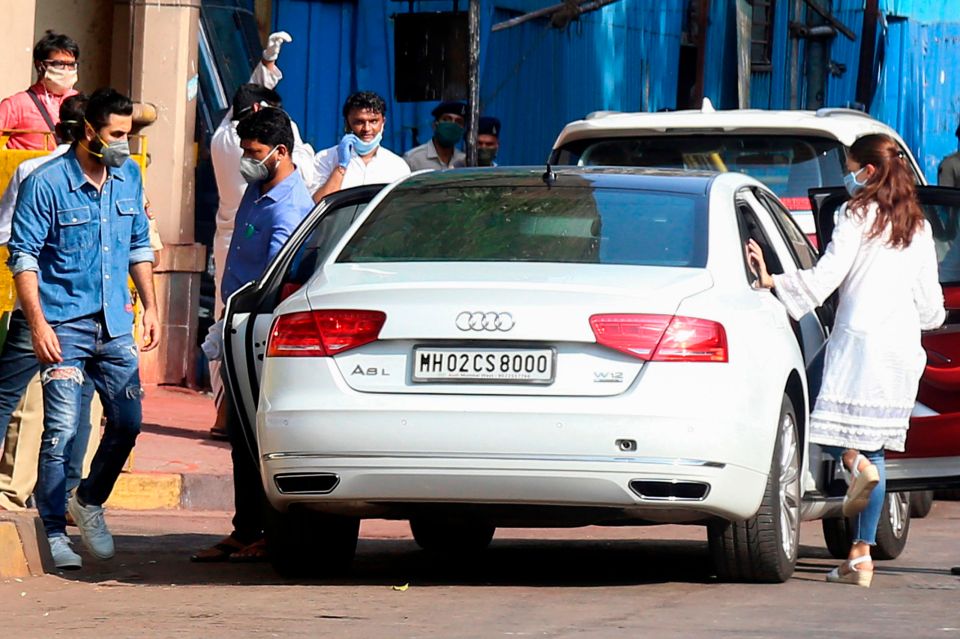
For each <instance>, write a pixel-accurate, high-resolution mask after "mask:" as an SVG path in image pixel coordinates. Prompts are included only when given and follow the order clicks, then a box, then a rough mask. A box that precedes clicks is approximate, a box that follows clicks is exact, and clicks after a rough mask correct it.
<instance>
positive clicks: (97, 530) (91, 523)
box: [67, 495, 114, 559]
mask: <svg viewBox="0 0 960 639" xmlns="http://www.w3.org/2000/svg"><path fill="white" fill-rule="evenodd" d="M67 510H68V511H69V512H70V515H71V516H72V517H73V521H75V522H76V523H77V528H79V529H80V538H81V539H83V545H84V546H86V547H87V550H89V551H90V554H91V555H93V556H94V557H96V558H97V559H110V558H111V557H113V552H114V551H113V536H112V535H111V534H110V531H109V530H107V522H106V521H104V519H103V507H102V506H83V505H81V504H80V502H79V501H77V496H76V495H74V496H73V497H71V498H70V501H68V502H67Z"/></svg>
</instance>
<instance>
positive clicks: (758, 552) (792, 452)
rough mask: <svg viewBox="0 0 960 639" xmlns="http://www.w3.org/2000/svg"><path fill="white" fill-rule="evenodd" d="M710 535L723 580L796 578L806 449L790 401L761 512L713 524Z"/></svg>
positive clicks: (783, 408)
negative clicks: (802, 463) (802, 447)
mask: <svg viewBox="0 0 960 639" xmlns="http://www.w3.org/2000/svg"><path fill="white" fill-rule="evenodd" d="M707 536H708V540H709V547H710V555H711V557H712V559H713V564H714V569H715V570H716V573H717V577H718V578H719V579H720V580H722V581H748V582H766V583H779V582H784V581H786V580H787V579H789V578H790V576H791V575H792V574H793V571H794V568H795V566H796V563H797V550H798V548H799V546H800V446H799V439H798V434H797V417H796V412H795V411H794V408H793V403H792V402H791V401H790V398H789V397H787V396H784V398H783V401H782V403H781V406H780V419H779V421H778V422H777V439H776V443H775V445H774V449H773V459H772V460H771V463H770V473H769V475H768V476H767V485H766V489H765V490H764V493H763V500H762V501H761V503H760V509H759V510H758V511H757V514H756V515H754V516H753V517H751V518H750V519H747V520H745V521H731V522H718V523H713V524H710V525H709V526H708V527H707Z"/></svg>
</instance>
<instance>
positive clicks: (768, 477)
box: [226, 167, 842, 581]
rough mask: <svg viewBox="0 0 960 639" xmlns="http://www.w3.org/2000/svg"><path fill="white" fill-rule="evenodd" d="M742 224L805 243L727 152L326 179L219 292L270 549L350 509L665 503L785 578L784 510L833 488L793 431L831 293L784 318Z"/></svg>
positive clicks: (510, 520) (414, 519)
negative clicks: (297, 217)
mask: <svg viewBox="0 0 960 639" xmlns="http://www.w3.org/2000/svg"><path fill="white" fill-rule="evenodd" d="M748 238H753V239H755V240H757V241H758V242H759V243H760V244H761V246H762V247H763V249H764V251H765V253H766V256H767V263H768V264H769V265H770V268H771V270H772V271H778V270H786V271H790V270H794V269H797V268H805V267H809V266H811V265H812V264H813V263H814V262H815V260H816V254H815V253H814V251H813V249H812V248H811V246H810V244H809V243H808V241H807V240H806V238H805V237H804V235H803V233H802V232H801V231H800V230H799V228H798V227H797V226H796V223H795V222H794V221H793V220H792V218H791V217H790V214H789V213H788V211H787V210H786V209H785V208H784V207H783V205H782V204H781V203H780V202H779V200H778V199H777V198H776V196H774V195H773V193H772V192H770V191H769V190H768V189H767V188H766V187H765V186H763V185H762V184H761V183H760V182H758V181H756V180H754V179H752V178H750V177H747V176H744V175H741V174H736V173H727V174H716V173H709V172H700V173H698V172H681V171H672V170H638V169H626V168H564V169H562V170H560V169H557V170H555V171H554V170H551V169H550V168H549V167H547V169H546V171H545V170H544V168H543V167H540V168H504V169H478V170H462V171H448V172H428V173H420V174H415V175H413V176H410V177H408V178H406V179H404V180H401V181H399V182H397V183H395V184H393V185H390V186H389V187H387V188H384V189H382V190H380V188H379V187H361V188H358V189H353V190H350V191H344V192H341V193H338V194H335V195H333V196H330V197H328V198H326V199H325V200H324V201H323V202H321V204H320V206H319V207H318V208H317V209H316V210H315V211H314V212H313V213H312V214H311V215H310V216H309V217H308V218H307V219H306V220H305V222H304V223H303V225H302V226H301V227H300V228H299V229H298V230H297V232H296V233H295V234H294V236H293V237H292V238H291V240H290V242H289V243H288V245H287V246H286V247H285V248H284V250H283V251H282V252H281V253H280V254H279V255H278V256H277V258H276V259H275V260H274V262H273V263H272V264H271V265H270V266H269V267H268V269H267V271H266V273H265V274H264V275H263V277H262V278H261V279H260V280H259V281H257V282H254V283H251V284H250V285H248V286H247V287H246V288H244V289H242V290H241V291H239V292H238V293H237V294H236V295H235V296H234V297H233V298H232V299H231V300H230V302H229V305H228V316H227V326H228V327H229V330H228V331H227V336H226V338H227V339H226V346H227V355H228V357H227V370H228V377H229V381H230V385H231V388H232V390H233V393H234V395H235V398H236V402H237V405H238V408H239V409H240V410H239V412H240V414H241V421H245V428H246V430H247V433H248V435H249V437H248V440H249V443H250V447H251V452H252V454H255V455H256V456H257V460H258V463H259V465H260V468H261V472H262V478H263V484H264V487H265V489H266V494H267V497H268V500H269V502H270V508H271V513H270V520H269V523H270V526H269V529H268V543H269V547H270V553H271V557H272V561H273V562H274V565H275V567H276V568H277V569H278V570H279V571H281V572H282V573H285V574H297V573H300V574H302V573H313V572H322V571H325V570H330V569H333V568H338V567H340V568H342V567H344V566H346V565H347V564H349V562H350V561H351V560H352V558H353V555H354V552H355V548H356V542H357V532H358V527H359V521H360V519H363V518H390V519H407V520H409V521H410V524H411V529H412V531H413V534H414V538H415V540H416V541H417V543H418V544H420V546H422V547H423V548H424V549H426V550H433V551H443V550H447V551H451V550H452V551H479V550H481V549H483V548H484V547H486V546H487V545H488V544H489V543H490V541H491V539H492V537H493V535H494V531H495V529H496V528H497V527H516V526H523V527H547V526H579V525H589V524H610V525H624V524H638V525H647V524H660V523H680V524H694V525H704V526H706V527H707V528H708V531H709V542H710V549H711V555H712V557H713V561H714V566H715V570H716V572H717V574H718V576H719V577H721V578H723V579H733V580H748V581H783V580H785V579H787V578H788V577H789V576H790V575H791V574H792V571H793V568H794V564H795V561H796V558H797V547H798V542H799V523H800V521H801V519H802V518H804V517H807V518H814V517H817V518H819V517H823V516H826V515H827V514H828V513H833V514H836V512H837V508H838V506H839V497H837V496H836V492H837V491H836V490H833V489H831V488H830V486H831V484H832V482H833V478H834V476H833V468H832V462H830V461H829V460H827V459H825V458H824V456H823V455H822V454H821V453H820V451H819V449H818V448H817V447H815V446H812V447H809V450H808V447H807V446H806V444H805V440H806V422H807V414H808V410H809V405H810V397H811V394H813V393H814V392H815V391H811V390H808V376H809V377H810V379H811V380H813V383H814V384H815V383H816V381H815V380H816V379H818V366H817V364H818V362H820V361H822V350H823V347H824V344H825V342H826V336H827V333H828V329H827V328H825V327H826V326H829V322H830V317H829V315H830V312H829V308H827V309H822V310H820V311H818V312H819V313H820V314H819V315H818V314H815V313H811V314H810V315H808V316H807V317H805V318H803V319H802V320H801V321H800V322H793V321H791V319H790V318H789V316H788V315H787V313H786V311H785V310H784V308H783V306H782V305H781V304H780V302H779V301H778V300H777V299H776V298H775V296H774V294H773V293H771V292H770V291H768V290H764V289H760V290H758V289H755V288H753V287H752V286H751V284H752V280H753V276H752V275H751V273H750V270H749V269H748V266H747V264H746V263H745V258H744V251H743V246H744V243H745V241H746V240H747V239H748ZM808 369H809V371H811V373H809V374H808ZM840 494H842V492H841V493H840Z"/></svg>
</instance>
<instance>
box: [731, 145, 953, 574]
mask: <svg viewBox="0 0 960 639" xmlns="http://www.w3.org/2000/svg"><path fill="white" fill-rule="evenodd" d="M847 169H848V170H849V171H850V174H849V175H848V176H847V177H846V178H845V180H844V182H845V184H846V185H847V188H848V190H849V191H850V192H851V195H852V196H853V197H852V199H851V200H850V202H849V203H848V204H847V205H845V206H844V207H843V208H841V210H840V213H839V215H838V220H837V224H836V227H835V228H834V231H833V237H832V239H831V241H830V244H829V245H828V246H827V249H826V252H825V253H824V255H823V257H821V258H820V261H819V262H818V263H817V265H816V266H815V267H813V268H811V269H808V270H804V271H796V272H793V273H784V274H780V275H773V276H771V275H769V274H768V273H767V271H766V265H765V264H764V260H763V254H762V252H761V251H760V248H759V246H758V245H757V244H756V243H755V242H753V241H751V242H750V243H749V244H748V246H747V253H748V257H749V258H750V260H751V263H752V264H753V265H755V268H756V269H757V271H758V274H759V280H758V283H759V285H760V286H764V287H766V288H772V289H774V290H775V291H776V293H777V296H778V297H779V299H780V301H781V302H783V304H784V306H785V307H786V308H787V312H789V314H790V315H791V316H792V317H793V318H795V319H800V317H802V316H803V315H805V314H807V313H809V312H810V311H812V310H813V309H815V308H816V307H817V306H820V305H821V304H823V302H824V301H825V300H826V299H827V298H828V297H829V296H830V295H831V294H832V293H833V292H834V291H835V290H837V289H838V288H839V304H838V306H837V313H836V318H835V321H834V326H833V333H832V334H831V336H830V341H829V342H828V344H827V351H826V360H825V364H824V372H823V385H822V387H821V389H820V393H819V395H818V396H817V401H816V404H815V406H814V410H813V413H812V414H811V416H810V440H811V441H812V442H814V443H817V444H821V445H822V446H824V450H826V451H827V452H829V453H831V454H833V455H834V456H835V457H836V458H837V459H838V460H842V463H843V465H844V468H845V469H848V470H849V471H851V473H852V478H851V481H850V488H849V490H848V491H847V497H846V498H845V501H844V514H845V515H848V516H854V515H855V517H854V531H853V532H854V539H855V542H854V544H853V547H852V548H851V550H850V555H849V558H848V560H847V561H846V562H845V563H844V564H843V565H841V566H840V567H839V568H837V569H836V570H834V571H833V572H832V573H831V574H830V575H828V577H827V579H828V581H836V582H842V583H853V584H858V585H864V586H869V584H870V580H871V578H872V575H873V565H872V562H871V561H870V546H871V545H874V544H875V543H876V531H877V524H878V523H879V520H880V514H881V510H882V506H883V499H884V493H885V490H884V488H885V487H884V462H883V459H884V456H883V451H884V449H887V450H895V451H902V450H903V449H904V443H905V441H906V437H907V428H908V426H909V420H910V413H911V411H912V409H913V406H914V402H915V400H916V397H917V389H918V386H919V383H920V375H921V374H922V373H923V368H924V365H925V363H926V355H925V353H924V350H923V347H922V346H921V344H920V331H921V330H922V329H931V328H936V327H937V326H939V325H940V324H941V323H942V322H943V320H944V309H943V292H942V290H941V288H940V283H939V281H938V278H937V258H936V252H935V250H934V244H933V235H932V233H931V229H930V225H929V223H927V221H926V220H925V219H924V217H923V213H922V211H921V210H920V207H919V205H918V204H917V202H916V192H915V188H914V178H913V173H912V171H911V170H910V168H909V167H908V165H907V163H906V160H905V158H904V157H903V154H902V153H901V152H900V149H899V147H898V146H897V144H896V143H895V142H894V141H893V140H892V139H891V138H889V137H887V136H883V135H870V136H866V137H864V138H861V139H860V140H858V141H857V142H856V143H854V145H853V146H852V147H851V149H850V151H849V154H848V160H847Z"/></svg>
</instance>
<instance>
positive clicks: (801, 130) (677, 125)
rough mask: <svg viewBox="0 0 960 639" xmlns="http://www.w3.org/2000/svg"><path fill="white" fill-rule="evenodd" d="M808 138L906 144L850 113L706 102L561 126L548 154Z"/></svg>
mask: <svg viewBox="0 0 960 639" xmlns="http://www.w3.org/2000/svg"><path fill="white" fill-rule="evenodd" d="M772 132H777V133H780V134H794V135H813V136H819V137H825V138H831V139H834V140H837V141H839V142H840V143H841V144H843V145H844V146H850V145H851V144H853V143H854V142H855V141H856V140H857V139H858V138H861V137H863V136H864V135H869V134H871V133H883V134H886V135H889V136H891V137H893V138H894V139H895V140H897V142H899V143H900V146H902V147H904V148H906V144H905V143H904V142H903V140H902V139H901V138H900V136H899V135H898V134H897V132H896V131H894V130H893V129H892V128H890V127H889V126H887V125H886V124H884V123H883V122H880V121H879V120H875V119H874V118H872V117H870V116H869V115H868V114H866V113H864V112H862V111H855V110H853V109H819V110H817V111H772V110H765V109H734V110H727V111H715V110H713V108H712V107H711V106H710V104H709V101H708V100H705V101H704V107H703V108H701V109H695V110H694V109H691V110H685V111H668V112H657V113H621V112H615V111H601V112H596V113H593V114H591V115H588V116H587V117H586V118H585V119H583V120H576V121H574V122H571V123H569V124H567V125H566V126H565V127H564V128H563V130H562V131H561V132H560V135H559V136H558V137H557V141H556V142H555V143H554V148H558V147H560V146H561V145H563V144H567V143H569V142H572V141H575V140H582V139H589V138H598V137H626V136H631V135H637V134H640V133H643V134H646V135H683V134H698V133H700V134H707V133H716V134H719V135H722V134H730V133H740V134H758V135H769V134H771V133H772Z"/></svg>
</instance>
